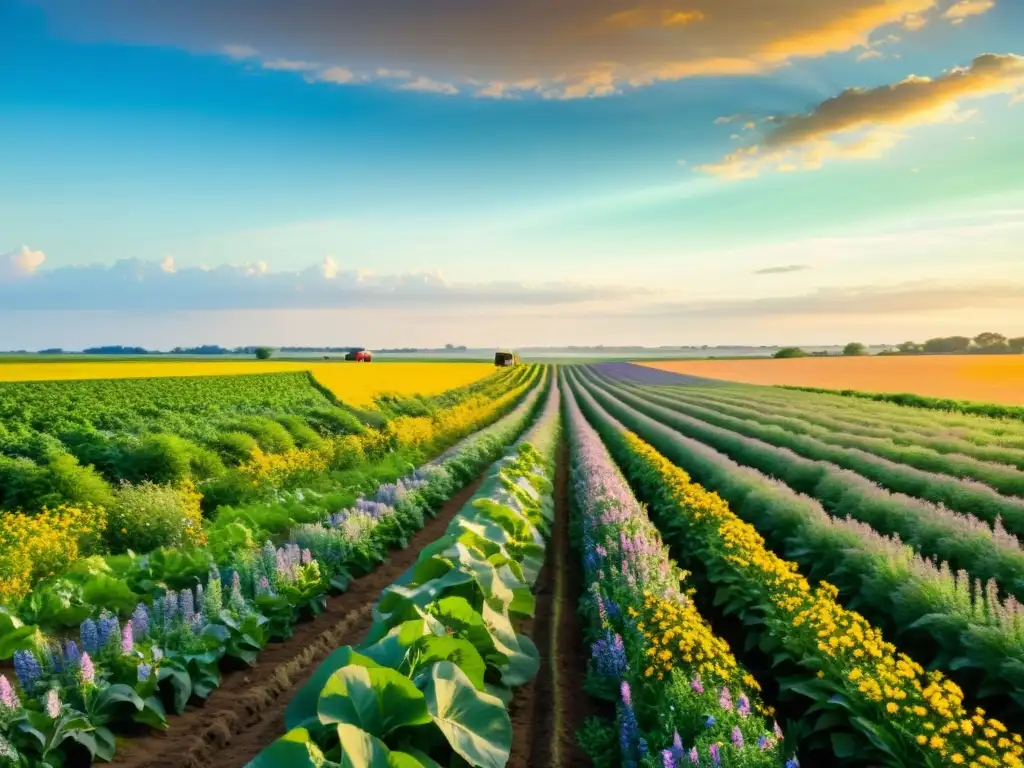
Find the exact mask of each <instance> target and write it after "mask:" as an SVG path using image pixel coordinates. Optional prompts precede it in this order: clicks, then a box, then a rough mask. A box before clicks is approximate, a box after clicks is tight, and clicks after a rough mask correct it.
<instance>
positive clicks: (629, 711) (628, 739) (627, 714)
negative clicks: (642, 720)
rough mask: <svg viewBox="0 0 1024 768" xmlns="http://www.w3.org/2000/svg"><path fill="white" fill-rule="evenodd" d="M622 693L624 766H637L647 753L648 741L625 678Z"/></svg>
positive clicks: (621, 687)
mask: <svg viewBox="0 0 1024 768" xmlns="http://www.w3.org/2000/svg"><path fill="white" fill-rule="evenodd" d="M619 690H620V693H621V694H622V710H621V712H620V718H619V747H620V749H621V752H622V760H623V763H622V764H623V766H624V768H636V767H637V766H638V765H639V764H640V761H641V760H642V759H643V758H644V756H645V755H646V754H647V741H646V740H645V739H644V737H643V736H642V735H641V734H640V726H639V725H638V724H637V721H636V713H635V712H633V695H632V692H631V691H630V689H629V683H627V682H626V681H625V680H623V681H622V685H621V686H620V687H619Z"/></svg>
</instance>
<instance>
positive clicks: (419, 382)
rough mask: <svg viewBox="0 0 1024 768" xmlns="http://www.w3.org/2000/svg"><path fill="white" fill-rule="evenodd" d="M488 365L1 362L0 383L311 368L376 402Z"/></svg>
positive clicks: (349, 396) (434, 387)
mask: <svg viewBox="0 0 1024 768" xmlns="http://www.w3.org/2000/svg"><path fill="white" fill-rule="evenodd" d="M494 370H495V369H494V366H493V365H491V364H490V363H426V362H424V363H420V362H396V363H392V362H375V363H369V364H367V363H354V362H340V361H339V362H333V363H318V362H309V363H306V362H299V361H295V362H292V361H285V360H281V361H273V360H271V361H260V360H252V361H249V360H231V361H201V360H200V361H194V362H193V361H189V362H175V361H153V362H150V361H139V362H107V361H105V360H104V361H97V362H68V363H34V362H33V363H0V381H64V380H80V379H149V378H166V377H171V376H175V377H177V376H181V377H190V376H237V375H242V374H253V373H282V372H286V371H310V372H311V373H312V374H313V376H314V377H316V380H317V381H319V382H320V383H321V384H322V385H323V386H324V387H326V388H327V389H329V390H330V391H331V392H333V393H334V396H335V397H337V398H338V399H339V400H341V401H343V402H345V403H348V404H349V405H355V406H366V405H371V404H372V403H373V399H374V397H376V396H377V395H379V394H383V393H394V394H397V395H402V396H410V395H436V394H439V393H441V392H445V391H447V390H449V389H456V388H458V387H463V386H465V385H467V384H471V383H473V382H474V381H479V380H480V379H483V378H485V377H486V376H489V375H490V374H492V373H493V372H494Z"/></svg>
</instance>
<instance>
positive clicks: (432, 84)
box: [398, 77, 459, 96]
mask: <svg viewBox="0 0 1024 768" xmlns="http://www.w3.org/2000/svg"><path fill="white" fill-rule="evenodd" d="M398 88H399V89H400V90H403V91H420V92H421V93H443V94H446V95H448V96H454V95H455V94H457V93H458V92H459V89H458V88H456V87H455V86H454V85H452V84H451V83H441V82H438V81H437V80H432V79H431V78H429V77H417V78H416V79H415V80H410V81H408V82H406V83H402V84H401V85H400V86H398Z"/></svg>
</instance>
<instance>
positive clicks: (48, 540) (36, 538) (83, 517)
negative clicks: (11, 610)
mask: <svg viewBox="0 0 1024 768" xmlns="http://www.w3.org/2000/svg"><path fill="white" fill-rule="evenodd" d="M106 527H107V514H106V512H104V510H103V509H100V508H98V507H92V506H84V507H69V506H61V507H57V508H56V509H52V510H51V509H44V510H43V511H42V512H40V513H38V514H26V513H24V512H5V513H4V514H3V515H2V516H0V604H4V605H9V604H13V603H14V602H16V601H17V600H18V599H19V598H21V597H22V596H23V595H25V594H27V593H28V591H29V590H30V589H31V588H32V587H33V586H34V585H35V583H36V582H38V581H39V580H40V579H43V578H45V577H47V576H50V575H53V574H54V573H57V572H59V571H62V570H63V569H65V568H66V567H67V566H68V565H69V564H71V563H72V562H74V561H75V560H76V559H78V557H79V553H82V552H90V551H91V550H92V549H93V548H94V547H95V546H96V545H97V544H98V543H99V541H100V537H101V536H102V535H103V531H104V529H105V528H106Z"/></svg>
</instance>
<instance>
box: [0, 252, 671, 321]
mask: <svg viewBox="0 0 1024 768" xmlns="http://www.w3.org/2000/svg"><path fill="white" fill-rule="evenodd" d="M28 253H30V254H32V253H37V252H31V251H28ZM19 254H20V252H19ZM38 255H39V257H40V258H39V259H37V260H33V259H31V258H30V259H28V260H24V259H19V260H16V259H11V258H8V259H5V261H4V263H5V264H7V265H11V267H9V268H10V269H12V270H13V268H14V265H17V269H18V270H19V272H18V274H17V275H16V276H21V275H25V274H33V279H32V280H30V281H24V280H23V281H21V282H19V283H17V284H14V283H10V284H5V283H4V282H3V281H0V306H3V307H5V308H7V309H18V310H32V309H58V308H64V309H110V310H142V309H151V310H154V311H155V310H186V309H246V308H265V309H287V308H291V309H327V308H334V309H338V308H348V307H405V306H410V305H416V306H433V307H441V308H443V307H449V306H461V307H467V306H479V307H487V306H491V305H494V306H510V305H521V306H555V305H562V304H580V303H587V302H595V301H597V302H602V301H618V300H627V299H631V298H634V297H638V296H648V295H650V294H651V292H650V291H648V290H647V289H644V288H639V287H636V286H592V285H586V284H583V283H568V282H554V283H540V284H529V283H516V282H490V283H456V282H451V281H449V280H447V279H446V278H445V276H444V275H443V274H442V273H441V272H440V271H438V270H429V271H424V272H409V273H402V274H396V275H379V274H375V273H373V272H371V271H368V270H358V269H357V270H343V269H341V268H340V267H339V266H338V264H337V263H336V261H335V260H334V258H333V257H332V256H330V255H328V256H325V257H324V258H323V260H322V261H321V262H320V263H319V264H314V265H311V266H310V267H308V268H306V269H303V270H301V271H273V270H271V269H270V268H269V266H268V265H267V263H266V262H264V261H257V262H254V263H252V264H242V265H223V266H219V267H214V268H212V269H211V268H203V267H181V266H177V265H174V263H173V260H171V259H170V257H168V258H166V259H164V260H163V261H161V262H148V261H142V260H139V259H122V260H120V261H117V262H115V263H113V264H111V265H109V266H106V265H84V266H73V267H57V268H54V269H50V270H38V269H36V268H37V267H38V265H39V264H40V263H41V257H42V254H38Z"/></svg>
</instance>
